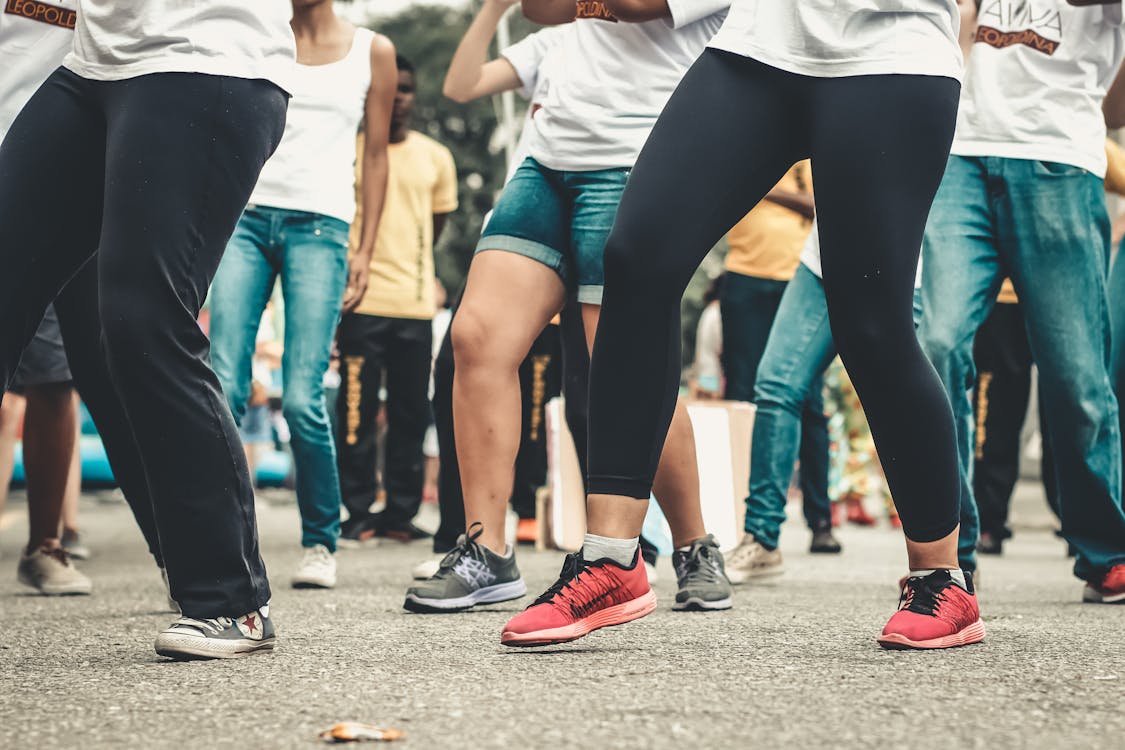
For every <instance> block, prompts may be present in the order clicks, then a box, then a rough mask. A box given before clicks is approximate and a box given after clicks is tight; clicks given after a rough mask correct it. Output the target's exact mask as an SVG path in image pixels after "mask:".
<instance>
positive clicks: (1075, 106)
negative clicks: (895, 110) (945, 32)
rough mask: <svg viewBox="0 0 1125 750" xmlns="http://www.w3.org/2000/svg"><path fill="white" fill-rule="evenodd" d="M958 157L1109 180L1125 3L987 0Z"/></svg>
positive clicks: (960, 122)
mask: <svg viewBox="0 0 1125 750" xmlns="http://www.w3.org/2000/svg"><path fill="white" fill-rule="evenodd" d="M977 18H978V21H977V23H978V27H977V32H976V36H975V37H974V40H973V41H974V44H973V51H972V54H971V55H970V56H969V60H968V66H967V71H966V74H965V88H964V89H963V90H962V92H961V108H960V112H959V113H958V117H957V134H956V136H955V138H954V141H953V153H955V154H958V155H960V156H999V157H1005V158H1010V159H1035V160H1040V161H1054V162H1061V163H1063V164H1070V165H1073V166H1076V167H1081V168H1083V169H1086V170H1089V171H1090V172H1092V173H1094V174H1096V175H1098V176H1099V177H1104V176H1105V170H1106V157H1105V146H1104V143H1105V119H1104V116H1103V115H1102V99H1104V98H1105V92H1106V89H1107V88H1108V87H1109V85H1110V84H1111V83H1112V82H1113V77H1114V75H1115V74H1116V72H1117V67H1118V65H1119V64H1120V62H1121V57H1122V53H1123V51H1125V44H1123V39H1125V37H1123V30H1122V25H1121V24H1122V12H1121V5H1120V4H1117V5H1093V6H1089V7H1084V8H1078V7H1075V6H1073V5H1070V4H1068V3H1067V2H1066V0H1022V2H1019V3H1016V2H1013V0H984V2H982V3H981V7H980V12H979V14H978V17H977Z"/></svg>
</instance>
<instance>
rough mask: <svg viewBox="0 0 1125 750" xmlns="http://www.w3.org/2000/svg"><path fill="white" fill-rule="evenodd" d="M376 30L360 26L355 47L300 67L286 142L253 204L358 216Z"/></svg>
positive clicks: (339, 216) (292, 88)
mask: <svg viewBox="0 0 1125 750" xmlns="http://www.w3.org/2000/svg"><path fill="white" fill-rule="evenodd" d="M374 39H375V33H374V32H373V31H371V30H370V29H363V28H359V29H356V32H355V38H354V39H353V40H352V48H351V50H349V52H348V54H347V55H346V56H344V58H343V59H341V60H337V61H336V62H334V63H328V64H327V65H300V64H298V65H296V70H295V71H293V73H292V75H291V76H290V88H289V90H290V91H291V92H292V94H293V98H292V99H291V100H290V101H289V113H288V115H287V116H286V118H285V134H284V135H283V136H282V138H281V145H279V146H278V147H277V151H276V152H275V153H274V155H273V156H272V157H271V158H270V160H269V161H268V162H266V166H265V167H264V168H263V169H262V175H261V177H259V178H258V185H257V187H256V188H254V194H253V195H252V196H250V203H251V204H255V205H259V206H271V207H273V208H287V209H290V210H293V211H309V212H312V213H318V214H324V215H325V216H332V217H334V218H337V219H340V220H342V221H346V222H348V223H349V224H350V223H351V222H352V219H354V218H355V156H356V151H355V135H356V131H357V130H358V128H359V122H360V120H361V119H362V118H363V110H364V104H365V102H366V101H367V91H368V89H369V88H370V87H371V43H372V41H374Z"/></svg>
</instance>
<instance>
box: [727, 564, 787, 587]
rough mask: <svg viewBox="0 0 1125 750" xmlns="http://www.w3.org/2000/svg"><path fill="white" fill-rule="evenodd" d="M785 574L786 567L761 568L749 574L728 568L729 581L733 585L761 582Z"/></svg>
mask: <svg viewBox="0 0 1125 750" xmlns="http://www.w3.org/2000/svg"><path fill="white" fill-rule="evenodd" d="M784 572H785V566H784V565H778V566H776V567H769V568H759V569H757V570H752V571H749V572H746V571H742V570H739V569H737V568H727V571H726V573H727V580H728V581H730V582H731V583H733V584H740V583H750V582H751V581H760V580H762V579H764V578H774V577H775V576H779V575H781V574H782V573H784Z"/></svg>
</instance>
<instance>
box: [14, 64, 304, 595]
mask: <svg viewBox="0 0 1125 750" xmlns="http://www.w3.org/2000/svg"><path fill="white" fill-rule="evenodd" d="M286 103H287V102H286V96H285V94H284V92H283V91H282V90H281V89H279V88H277V87H276V86H274V85H273V84H271V83H268V82H266V81H252V80H244V79H239V78H226V77H221V76H209V75H198V74H183V73H167V74H155V75H146V76H139V77H136V78H129V79H125V80H120V81H92V80H87V79H84V78H81V77H80V76H77V75H75V74H74V73H71V72H70V71H67V70H65V69H59V70H58V71H56V72H55V73H54V74H52V75H51V77H50V78H48V79H47V81H46V82H45V83H44V84H43V86H42V87H41V88H40V89H39V91H38V92H37V93H36V94H35V96H33V97H32V99H31V101H30V102H28V104H27V106H26V107H25V108H24V110H23V112H21V113H20V115H19V116H18V117H17V118H16V120H15V122H14V123H13V124H12V127H11V129H10V130H9V131H8V135H7V137H6V138H5V140H4V143H3V145H2V146H0V268H3V269H4V271H3V273H0V385H4V384H6V383H8V382H9V380H10V379H11V376H12V373H13V372H14V371H15V368H16V364H17V363H18V362H19V358H20V354H21V352H22V351H23V348H24V346H26V345H27V342H28V341H29V340H30V338H31V336H32V334H33V333H34V331H35V329H36V327H37V326H38V324H39V321H40V319H41V318H42V317H43V311H44V310H45V309H46V307H47V305H48V304H50V302H51V301H52V300H54V299H55V297H56V296H57V295H58V294H59V291H60V290H61V289H62V288H63V287H64V285H65V284H66V283H67V281H69V280H70V279H71V277H73V276H74V275H75V274H76V272H77V271H78V270H79V269H80V268H81V267H82V266H83V265H85V264H86V263H87V262H93V263H95V264H96V268H95V270H96V272H97V295H92V294H90V295H87V296H86V299H87V300H88V302H87V307H88V308H90V309H87V310H86V311H85V316H86V317H87V318H89V320H87V321H86V322H87V323H89V322H90V321H91V320H96V321H99V323H98V325H96V326H92V325H86V326H80V325H76V323H77V322H79V321H76V320H75V316H76V315H82V314H83V313H82V310H81V309H78V310H77V311H75V310H74V309H70V308H71V306H70V305H68V304H63V305H62V306H60V321H61V323H62V325H63V328H64V336H67V337H68V341H67V344H68V352H69V354H70V356H71V358H72V359H71V366H72V368H73V369H74V373H75V376H76V379H77V382H78V387H79V390H80V391H82V394H83V396H84V397H85V398H87V399H89V400H90V402H91V406H92V407H93V409H94V411H95V417H98V412H100V413H101V415H102V420H101V421H102V425H103V426H104V425H105V418H104V417H105V415H106V414H108V413H110V412H112V411H113V410H114V409H115V408H116V406H115V401H118V400H119V403H120V405H121V406H122V407H123V408H124V416H125V419H126V420H127V422H128V429H129V431H131V432H132V437H133V440H134V441H135V442H134V443H133V444H132V445H129V444H126V445H124V446H123V445H121V441H122V440H126V439H127V438H126V435H127V431H125V430H123V429H120V425H119V424H118V425H116V427H117V428H118V429H107V430H106V431H105V433H104V437H105V439H106V440H107V442H108V443H110V444H107V451H108V452H109V454H110V456H111V459H112V457H114V456H115V455H117V456H121V455H125V454H127V453H129V452H130V451H134V450H136V451H139V455H140V458H141V460H142V461H143V471H144V476H145V479H146V481H147V486H148V490H149V494H150V496H151V505H152V522H153V523H154V525H155V530H156V533H157V535H158V537H159V539H158V541H159V553H160V555H161V556H162V557H163V562H164V563H165V566H166V568H167V570H168V575H169V578H170V580H171V584H172V594H173V596H174V597H175V598H176V600H177V601H179V603H180V605H181V608H182V609H183V613H184V614H185V615H188V616H190V617H219V616H236V615H240V614H244V613H246V612H249V611H250V610H252V609H255V608H257V607H260V606H262V605H264V604H265V603H266V602H267V601H269V596H270V594H269V585H268V583H267V581H266V573H265V567H264V565H263V564H262V560H261V557H260V555H259V552H258V538H257V530H256V525H255V519H254V494H253V491H252V490H251V487H250V481H249V475H248V472H247V469H246V459H245V456H244V454H243V452H242V444H241V441H240V440H239V435H238V430H237V429H236V428H235V425H234V420H233V419H232V418H231V414H230V410H229V409H228V407H227V403H226V399H225V398H224V396H223V394H222V391H221V390H220V387H219V381H218V379H217V378H216V377H215V375H214V373H212V372H211V369H210V367H209V366H208V364H207V354H208V345H207V339H206V337H205V336H204V334H203V332H202V331H201V330H200V328H199V326H198V324H197V322H196V317H197V315H198V313H199V309H200V306H201V305H202V304H203V299H204V297H205V296H206V294H207V287H208V285H209V284H210V281H211V278H212V277H213V276H214V273H215V269H216V267H217V266H218V264H219V259H220V258H221V257H222V254H223V251H224V249H225V248H226V244H227V240H228V239H229V238H230V235H231V232H232V231H233V229H234V226H235V223H236V222H237V221H238V217H239V215H240V214H241V212H242V209H243V208H244V207H245V205H246V201H247V199H248V198H249V196H250V192H251V191H252V190H253V187H254V184H255V182H256V181H257V179H258V173H259V172H260V171H261V168H262V165H263V164H264V163H265V161H266V159H267V158H269V156H270V154H272V153H273V150H274V148H276V146H277V143H278V141H279V140H280V139H281V133H282V131H283V129H284V124H285V109H286ZM91 258H93V260H92V261H91ZM94 299H96V308H95V307H94V305H93V300H94ZM80 307H81V305H80ZM64 308H67V310H66V312H64V311H63V309H64ZM68 320H69V322H68ZM99 330H100V334H101V336H100V337H101V341H100V345H99V346H93V345H92V342H90V341H88V340H86V341H81V342H79V341H74V340H73V338H74V335H75V333H74V332H75V331H85V333H78V334H77V335H80V336H92V335H95V334H94V332H95V331H99ZM93 357H97V358H99V361H98V362H91V361H84V360H89V359H90V358H93ZM83 373H93V375H92V376H90V375H84V374H83ZM108 387H112V389H113V391H114V393H109V392H107V391H105V390H104V389H106V388H108ZM97 388H101V389H103V392H102V393H92V392H91V389H97ZM99 407H102V408H99ZM114 441H117V443H118V444H117V445H116V446H115V445H112V443H113V442H114ZM117 464H118V466H120V461H117ZM115 468H116V467H115ZM123 479H125V480H126V481H134V482H135V475H133V474H130V475H129V477H123ZM126 489H127V492H128V488H126ZM129 494H130V495H131V500H133V501H134V502H136V501H137V500H138V492H137V491H133V492H129ZM138 518H139V519H142V526H144V525H145V523H146V522H147V514H146V513H143V512H142V513H140V514H138ZM150 534H151V531H150ZM150 546H153V545H152V544H151V540H150ZM154 551H155V550H154Z"/></svg>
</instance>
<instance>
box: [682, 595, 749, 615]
mask: <svg viewBox="0 0 1125 750" xmlns="http://www.w3.org/2000/svg"><path fill="white" fill-rule="evenodd" d="M733 606H734V599H733V597H729V596H728V597H727V598H726V599H715V600H713V601H707V600H706V599H701V598H699V597H698V596H693V597H690V598H689V599H688V600H687V601H685V602H676V603H675V604H673V605H672V609H673V610H675V611H677V612H692V611H695V612H715V611H718V610H723V609H730V608H731V607H733Z"/></svg>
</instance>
